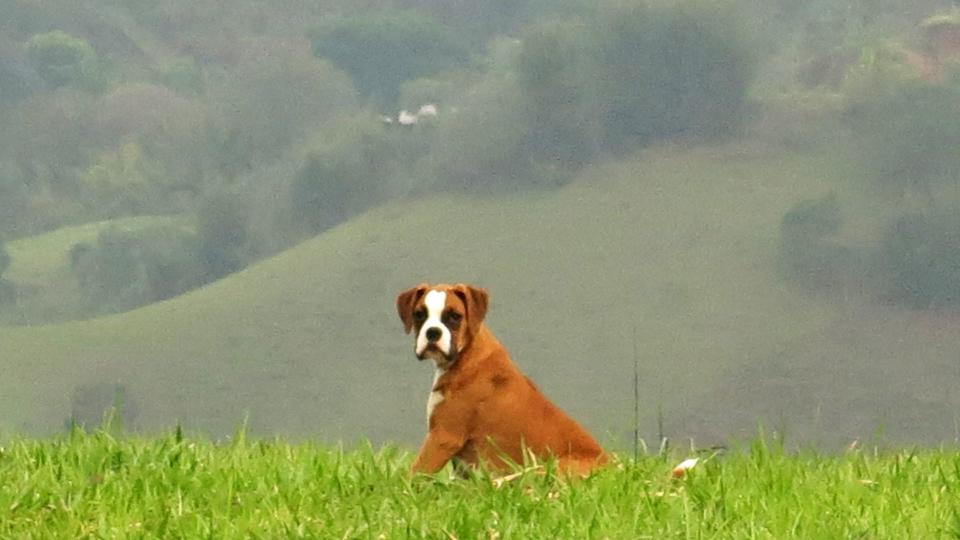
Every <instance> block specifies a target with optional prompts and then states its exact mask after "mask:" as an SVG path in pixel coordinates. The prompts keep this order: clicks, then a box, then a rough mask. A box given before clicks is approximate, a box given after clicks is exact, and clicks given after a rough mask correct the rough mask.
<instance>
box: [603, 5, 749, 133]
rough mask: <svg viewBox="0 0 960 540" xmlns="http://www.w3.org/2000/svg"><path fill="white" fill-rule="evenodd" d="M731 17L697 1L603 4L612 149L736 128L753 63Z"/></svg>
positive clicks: (730, 12) (741, 30)
mask: <svg viewBox="0 0 960 540" xmlns="http://www.w3.org/2000/svg"><path fill="white" fill-rule="evenodd" d="M735 15H736V12H735V11H733V10H732V9H729V8H727V7H724V4H722V3H710V2H706V1H698V0H692V1H691V0H687V1H681V2H659V1H651V2H616V1H615V2H608V3H606V4H603V7H602V8H601V10H600V15H599V17H598V20H597V22H596V23H595V35H596V41H597V50H598V52H597V63H598V65H599V66H600V67H601V74H600V76H599V77H598V80H599V81H600V82H601V84H600V88H599V90H598V94H599V96H600V101H601V106H602V111H603V112H602V114H603V118H602V122H603V125H604V128H605V131H606V142H607V144H608V145H609V146H610V147H612V148H617V147H623V146H625V145H629V144H638V143H639V144H644V143H648V142H650V141H654V140H659V139H668V138H671V137H675V136H678V135H694V136H715V135H719V134H724V133H729V132H730V131H731V130H733V129H734V128H736V127H737V125H738V119H739V118H740V117H741V113H742V112H743V109H744V106H745V104H746V100H747V91H748V89H749V86H750V83H751V82H752V81H753V77H754V74H755V71H756V65H757V62H756V60H757V59H756V56H755V55H754V54H753V53H752V52H751V49H750V42H749V41H748V39H747V36H748V35H749V34H748V33H747V32H746V29H745V28H744V27H743V26H742V25H741V24H740V23H739V22H738V21H737V20H736V19H735Z"/></svg>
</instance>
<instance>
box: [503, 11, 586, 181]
mask: <svg viewBox="0 0 960 540" xmlns="http://www.w3.org/2000/svg"><path fill="white" fill-rule="evenodd" d="M589 30H590V29H589V28H587V27H585V25H583V24H581V23H572V22H550V23H546V24H541V25H537V26H535V27H533V28H532V29H530V30H528V31H527V33H526V34H525V35H524V38H523V40H522V43H523V45H522V46H521V48H520V51H519V54H518V56H517V60H516V70H517V77H518V80H519V83H520V88H521V90H522V93H523V105H524V106H523V109H524V112H525V114H526V115H528V121H529V122H530V125H531V128H530V129H531V130H530V133H529V134H528V136H527V144H526V145H525V146H526V147H527V149H528V151H529V152H530V153H531V155H532V156H534V157H535V158H536V159H539V160H546V161H550V162H554V163H557V164H561V165H565V166H574V167H575V166H579V165H583V164H585V163H587V162H589V161H591V160H592V159H593V158H594V157H596V155H597V153H598V152H599V144H600V114H599V113H600V101H599V100H598V95H597V90H598V88H597V84H596V81H597V76H598V75H599V66H598V64H597V58H596V57H595V56H594V55H595V54H596V53H597V51H596V50H593V48H592V47H593V43H592V36H590V31H589Z"/></svg>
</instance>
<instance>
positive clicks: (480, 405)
mask: <svg viewBox="0 0 960 540" xmlns="http://www.w3.org/2000/svg"><path fill="white" fill-rule="evenodd" d="M488 300H489V297H488V295H487V291H485V290H484V289H480V288H477V287H473V286H470V285H464V284H457V285H446V284H442V285H428V284H426V283H424V284H421V285H418V286H416V287H414V288H412V289H410V290H407V291H404V292H402V293H400V295H399V296H398V297H397V312H398V313H399V315H400V320H401V321H403V326H404V329H405V330H406V332H407V333H408V334H409V333H410V332H411V331H413V332H414V333H415V335H416V342H415V343H416V344H415V349H414V350H415V352H416V355H417V358H419V359H420V360H423V359H425V358H429V359H431V360H433V361H434V363H435V364H436V375H435V376H434V379H433V387H432V388H431V390H430V397H429V399H428V400H427V423H428V426H429V431H428V433H427V438H426V440H425V441H424V443H423V447H422V448H421V449H420V452H419V454H418V455H417V458H416V461H414V463H413V472H424V473H433V472H436V471H438V470H440V469H441V468H443V466H444V465H445V464H446V463H447V462H448V461H450V460H451V459H456V460H459V461H461V462H463V463H466V464H470V465H477V464H480V463H483V464H485V465H486V466H489V467H492V468H495V469H504V468H506V467H508V466H509V463H510V462H513V463H517V464H522V463H523V462H524V452H525V451H526V452H531V453H532V454H533V455H534V456H537V457H539V458H547V457H551V456H552V457H554V458H556V460H557V465H558V467H559V468H560V469H561V470H562V471H564V472H572V473H578V474H586V473H588V472H590V471H591V470H592V469H593V468H595V467H596V466H598V465H601V464H603V463H606V461H607V455H606V454H605V453H604V451H603V449H602V448H601V447H600V445H599V444H597V441H596V440H594V438H593V437H592V436H590V434H589V433H587V431H586V430H585V429H584V428H583V427H581V426H580V425H579V424H578V423H577V422H576V421H574V420H573V419H572V418H570V417H569V416H567V415H566V413H564V412H563V411H561V410H560V409H559V408H558V407H557V406H556V405H554V404H553V403H551V402H550V401H549V400H548V399H547V398H546V397H545V396H544V395H543V394H542V393H540V391H539V390H538V389H537V387H536V386H535V385H534V384H533V382H531V381H530V379H528V378H527V377H525V376H524V375H523V373H521V372H520V370H519V369H518V368H517V366H515V365H514V364H513V362H512V361H511V360H510V355H509V354H507V351H506V349H504V348H503V345H501V344H500V343H499V342H498V341H497V338H495V337H494V336H493V334H492V333H491V332H490V330H488V329H487V327H486V325H484V324H483V318H484V316H485V315H486V313H487V305H488Z"/></svg>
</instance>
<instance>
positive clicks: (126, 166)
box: [82, 143, 160, 218]
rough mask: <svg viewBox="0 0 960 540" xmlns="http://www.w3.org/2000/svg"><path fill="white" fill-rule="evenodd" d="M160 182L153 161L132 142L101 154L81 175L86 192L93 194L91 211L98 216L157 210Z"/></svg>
mask: <svg viewBox="0 0 960 540" xmlns="http://www.w3.org/2000/svg"><path fill="white" fill-rule="evenodd" d="M159 182H160V175H159V174H158V172H157V170H156V168H155V166H154V164H153V163H151V162H150V161H149V160H147V159H146V158H145V157H144V155H143V150H142V149H141V148H140V146H139V145H138V144H135V143H130V144H125V145H123V146H122V147H120V148H119V149H118V150H117V151H116V152H111V153H108V154H105V155H103V156H101V157H100V159H99V160H98V161H97V162H96V163H95V164H93V165H92V166H91V167H90V168H89V169H87V171H86V172H85V173H84V174H83V177H82V185H83V187H84V189H85V192H86V193H89V194H90V195H91V196H92V200H91V201H90V206H91V211H92V212H93V213H94V215H97V216H98V217H101V218H115V217H118V216H121V215H134V214H141V213H147V212H149V211H151V210H157V208H156V207H155V206H154V205H155V204H156V203H157V202H158V200H157V193H158V184H159Z"/></svg>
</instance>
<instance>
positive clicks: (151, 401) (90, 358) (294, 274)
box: [0, 147, 960, 443]
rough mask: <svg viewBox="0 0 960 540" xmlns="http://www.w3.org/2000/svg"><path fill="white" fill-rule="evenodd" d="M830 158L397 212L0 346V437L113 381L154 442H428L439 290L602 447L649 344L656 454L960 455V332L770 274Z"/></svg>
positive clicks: (727, 160) (411, 203)
mask: <svg viewBox="0 0 960 540" xmlns="http://www.w3.org/2000/svg"><path fill="white" fill-rule="evenodd" d="M838 163H839V162H837V161H836V160H834V159H831V158H830V157H829V156H825V155H821V154H816V155H795V156H787V157H783V156H779V157H777V156H773V155H766V154H758V153H752V152H746V151H744V150H743V148H736V147H724V148H714V149H698V150H690V149H670V148H660V149H657V150H655V151H649V152H646V153H644V154H642V155H640V156H638V157H637V158H636V159H632V160H625V161H622V162H619V163H613V164H608V165H606V166H603V167H596V168H592V169H588V170H587V171H586V172H585V173H584V174H582V175H581V177H580V178H578V179H577V180H576V181H574V182H572V183H571V184H570V185H568V186H566V187H564V188H563V189H561V190H559V191H556V192H549V193H547V192H523V193H518V194H513V195H510V196H488V197H485V198H477V197H468V196H458V195H436V196H423V197H421V198H419V199H414V200H406V201H399V202H394V203H390V204H388V205H386V206H383V207H380V208H377V209H374V210H372V211H370V212H368V213H366V214H364V215H362V216H360V217H358V218H356V219H354V220H351V221H349V222H347V223H345V224H343V225H341V226H339V227H337V228H334V229H332V230H330V231H328V232H326V233H324V234H322V235H320V236H318V237H316V238H314V239H312V240H310V241H308V242H305V243H303V244H301V245H299V246H296V247H295V248H293V249H291V250H289V251H286V252H284V253H282V254H280V255H278V256H276V257H273V258H271V259H269V260H266V261H264V262H262V263H260V264H257V265H254V266H252V267H250V268H248V269H247V270H244V271H242V272H240V273H238V274H235V275H233V276H231V277H229V278H227V279H224V280H221V281H219V282H216V283H214V284H212V285H210V286H207V287H205V288H202V289H199V290H197V291H195V292H193V293H190V294H187V295H184V296H181V297H178V298H175V299H172V300H170V301H166V302H162V303H158V304H154V305H151V306H148V307H145V308H141V309H138V310H135V311H132V312H128V313H125V314H120V315H115V316H110V317H104V318H100V319H94V320H90V321H84V322H71V323H67V324H62V325H50V326H44V327H24V328H10V327H7V328H0V339H2V340H3V343H4V351H5V353H4V367H5V374H6V376H5V377H4V378H3V379H2V382H0V404H2V406H3V408H4V410H5V411H7V412H6V413H5V414H4V415H3V419H2V425H3V427H4V428H6V429H14V430H18V431H26V432H31V433H50V432H53V431H57V430H59V429H61V428H62V426H63V423H64V421H65V419H66V418H68V417H69V416H70V414H71V413H72V412H75V411H72V409H74V408H76V407H77V406H78V405H77V403H78V402H79V403H82V402H83V399H82V397H78V388H81V389H82V388H90V387H97V385H100V386H104V385H105V386H109V385H112V384H115V383H119V384H120V385H122V387H123V388H124V391H125V396H124V399H125V401H126V402H127V405H128V406H129V407H130V408H131V409H133V410H135V411H136V418H135V420H134V424H135V427H137V428H139V429H145V430H155V429H160V428H165V427H169V426H170V425H171V424H173V423H174V422H177V421H182V422H183V423H184V424H185V425H186V426H188V427H189V428H196V429H204V430H210V431H212V432H213V433H216V434H224V433H229V432H230V431H232V430H233V429H234V428H235V427H236V426H237V425H238V424H239V423H240V422H241V421H242V420H243V419H244V417H245V416H246V415H248V416H249V425H250V427H251V429H253V430H254V431H255V432H257V433H260V434H271V433H277V434H284V435H292V436H297V437H309V438H319V439H324V440H335V439H346V440H356V439H358V438H364V437H369V438H372V439H374V440H384V439H399V440H402V441H405V442H407V443H415V442H416V441H417V440H418V439H419V437H421V436H422V433H423V429H424V405H425V399H426V393H427V391H428V386H429V381H430V380H431V377H432V368H431V367H430V366H429V365H426V364H420V363H418V362H417V361H416V359H415V358H414V356H413V354H412V352H411V350H412V344H411V338H410V337H409V336H406V335H404V334H403V333H402V329H401V328H400V324H399V322H398V321H397V320H396V314H395V310H394V298H395V295H396V293H397V292H398V291H399V290H401V289H402V288H404V287H407V286H410V285H411V284H415V283H417V282H420V281H424V280H426V281H438V280H444V281H467V282H473V283H477V284H480V285H482V286H485V287H487V288H489V290H490V291H491V295H492V306H491V310H490V314H489V319H488V322H489V325H490V326H491V328H492V329H493V330H494V332H495V333H496V334H497V335H498V337H500V338H501V340H502V341H503V342H504V344H505V345H506V346H507V347H508V348H509V349H510V351H511V352H512V354H513V356H514V358H515V360H516V361H517V362H518V363H519V365H520V366H521V367H522V368H523V369H524V370H525V371H526V372H527V373H528V374H529V375H531V376H532V377H533V378H534V379H535V380H536V381H537V382H538V383H539V384H540V385H541V386H542V388H543V389H544V390H545V391H546V392H547V394H548V395H549V396H550V397H551V398H553V399H554V400H555V401H556V402H558V403H559V404H560V405H561V406H563V407H564V408H566V409H567V410H569V411H570V412H571V413H572V414H573V415H574V416H576V417H577V418H580V419H582V420H583V421H584V422H585V423H586V424H587V425H588V426H589V427H590V428H591V429H592V430H594V431H596V432H598V433H599V434H600V435H601V437H602V438H604V439H605V440H607V441H615V440H620V441H625V440H627V436H628V434H629V432H630V429H631V415H632V385H631V382H632V369H633V368H632V365H633V352H632V351H633V346H634V336H635V339H636V347H637V357H638V360H639V363H640V378H641V408H642V411H643V418H642V427H643V435H644V436H645V437H647V438H648V439H649V438H652V437H655V436H656V410H657V408H658V407H661V408H662V410H663V412H664V417H665V420H666V426H665V427H666V432H667V434H668V435H671V436H687V435H689V436H694V437H695V438H696V440H697V441H698V442H702V443H709V442H714V441H715V440H716V439H722V438H724V437H725V436H726V435H729V434H734V435H738V434H744V433H752V432H753V431H754V429H755V426H756V417H757V416H766V418H767V420H766V421H765V425H767V426H774V427H776V426H777V425H786V426H788V427H789V426H792V425H797V426H802V427H803V429H800V430H798V431H800V432H801V433H802V434H803V435H805V436H808V437H809V438H810V439H812V440H821V441H835V440H840V439H847V438H853V437H863V436H865V435H864V434H867V435H869V434H870V433H873V432H874V430H875V429H876V428H877V427H880V426H881V425H882V427H883V428H884V429H885V431H886V433H887V434H889V435H890V436H891V437H899V436H901V435H904V436H911V437H917V438H920V439H923V440H939V439H948V438H952V437H953V427H952V425H944V422H945V421H946V419H949V418H951V416H950V415H951V414H952V413H950V411H951V410H954V409H955V408H956V407H955V405H956V403H954V401H955V400H956V399H955V398H954V397H952V396H951V393H950V392H949V391H948V389H949V386H950V384H951V383H953V382H955V381H956V378H957V376H958V371H957V368H956V367H955V366H954V365H952V363H951V361H950V358H949V354H948V353H949V351H952V350H956V345H957V344H956V343H955V342H956V341H957V340H958V339H960V338H957V337H955V336H954V335H953V333H951V332H949V331H947V329H948V327H949V322H948V321H944V320H941V319H940V318H937V316H934V315H929V314H927V315H919V314H918V313H914V312H909V311H906V310H899V309H891V308H887V307H882V306H879V305H866V304H864V305H859V304H857V303H856V301H851V302H850V303H846V304H844V303H842V302H837V301H833V300H830V299H823V298H821V299H817V298H816V297H812V296H809V295H807V294H805V293H803V292H801V291H799V290H795V289H794V288H793V287H791V286H789V285H787V284H786V283H785V282H783V281H781V279H780V278H779V277H777V273H776V271H775V259H776V246H777V242H778V224H779V221H780V219H781V217H782V216H783V213H784V211H785V209H787V208H789V207H791V205H793V204H794V203H795V202H796V201H797V200H799V199H803V198H809V197H813V196H819V195H821V194H822V193H823V192H825V191H826V190H827V189H828V188H829V187H831V186H835V185H836V184H837V182H838V180H837V176H838V175H841V174H843V171H844V167H843V166H839V165H838ZM854 306H855V307H854ZM912 351H923V353H921V354H916V353H912ZM908 354H912V356H908ZM811 419H816V421H814V420H811ZM924 419H930V422H923V421H922V420H924Z"/></svg>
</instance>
